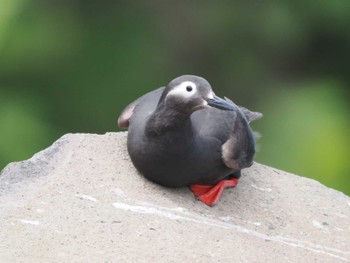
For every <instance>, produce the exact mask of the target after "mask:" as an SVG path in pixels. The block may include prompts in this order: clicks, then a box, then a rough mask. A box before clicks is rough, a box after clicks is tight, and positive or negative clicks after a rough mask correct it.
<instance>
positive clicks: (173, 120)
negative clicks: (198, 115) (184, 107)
mask: <svg viewBox="0 0 350 263" xmlns="http://www.w3.org/2000/svg"><path fill="white" fill-rule="evenodd" d="M172 132H174V133H177V134H182V132H185V133H184V134H186V136H190V137H191V136H192V126H191V119H190V114H188V113H184V112H180V111H177V110H176V109H169V108H167V107H166V106H165V105H163V104H159V105H158V107H157V109H156V110H155V111H154V112H153V114H152V115H151V116H150V118H149V119H148V121H147V124H146V134H147V135H148V136H150V137H154V136H162V135H164V134H166V133H172Z"/></svg>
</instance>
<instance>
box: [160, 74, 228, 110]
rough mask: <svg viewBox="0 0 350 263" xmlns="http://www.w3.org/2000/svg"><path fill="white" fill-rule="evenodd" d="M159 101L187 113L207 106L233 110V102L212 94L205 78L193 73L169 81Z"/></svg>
mask: <svg viewBox="0 0 350 263" xmlns="http://www.w3.org/2000/svg"><path fill="white" fill-rule="evenodd" d="M160 102H162V103H164V104H165V105H166V107H170V108H173V109H176V110H177V111H181V112H184V113H187V114H191V113H193V112H194V111H196V110H200V109H204V108H208V107H214V108H218V109H221V110H235V105H234V104H232V103H230V102H228V101H226V100H224V99H222V98H220V97H218V96H216V95H215V94H214V92H213V90H212V88H211V86H210V84H209V82H208V81H207V80H205V79H204V78H201V77H198V76H193V75H183V76H180V77H177V78H175V79H173V80H172V81H170V82H169V84H168V85H167V86H166V88H165V89H164V92H163V94H162V97H161V99H160Z"/></svg>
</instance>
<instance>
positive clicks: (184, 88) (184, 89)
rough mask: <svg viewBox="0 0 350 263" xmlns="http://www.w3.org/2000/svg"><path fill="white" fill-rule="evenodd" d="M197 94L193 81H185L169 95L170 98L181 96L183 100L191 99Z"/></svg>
mask: <svg viewBox="0 0 350 263" xmlns="http://www.w3.org/2000/svg"><path fill="white" fill-rule="evenodd" d="M188 87H191V89H188ZM196 92H197V86H196V84H194V83H193V82H192V81H184V82H182V83H181V84H180V85H178V86H176V87H175V88H173V89H172V90H171V91H169V93H168V94H167V97H168V96H181V97H183V98H189V97H191V96H193V95H194V94H196Z"/></svg>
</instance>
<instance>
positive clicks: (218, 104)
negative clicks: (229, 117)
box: [207, 95, 236, 110]
mask: <svg viewBox="0 0 350 263" xmlns="http://www.w3.org/2000/svg"><path fill="white" fill-rule="evenodd" d="M207 102H208V105H209V106H211V107H214V108H217V109H220V110H235V109H236V107H235V105H234V104H232V103H230V102H228V101H226V100H224V99H222V98H220V97H218V96H216V95H214V98H212V99H207Z"/></svg>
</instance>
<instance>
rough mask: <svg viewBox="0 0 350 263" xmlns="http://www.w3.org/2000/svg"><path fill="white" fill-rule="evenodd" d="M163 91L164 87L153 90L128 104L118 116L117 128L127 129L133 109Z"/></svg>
mask: <svg viewBox="0 0 350 263" xmlns="http://www.w3.org/2000/svg"><path fill="white" fill-rule="evenodd" d="M163 90H164V87H161V88H158V89H156V90H153V91H151V92H149V93H147V94H145V95H143V96H141V97H140V98H138V99H136V100H135V101H133V102H132V103H130V104H129V105H128V106H126V107H125V109H124V110H123V111H122V113H121V114H120V115H119V118H118V126H119V127H120V128H125V129H127V128H128V127H129V120H130V118H131V117H132V115H133V114H134V111H135V108H136V107H137V106H138V105H139V104H141V103H142V102H143V101H144V100H145V99H146V98H148V97H150V96H152V95H153V94H154V95H156V94H161V93H162V92H163ZM158 96H159V95H158ZM146 102H147V99H146Z"/></svg>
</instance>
